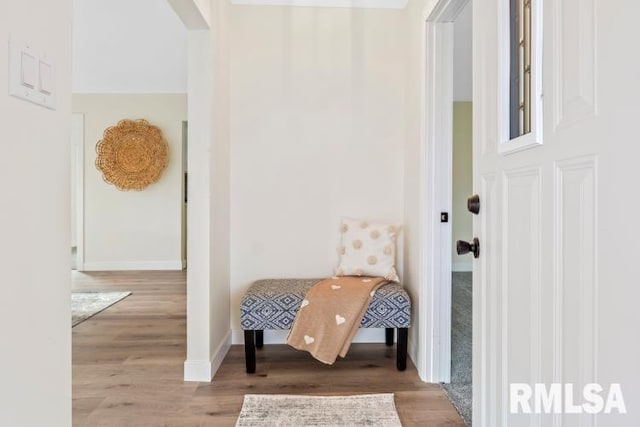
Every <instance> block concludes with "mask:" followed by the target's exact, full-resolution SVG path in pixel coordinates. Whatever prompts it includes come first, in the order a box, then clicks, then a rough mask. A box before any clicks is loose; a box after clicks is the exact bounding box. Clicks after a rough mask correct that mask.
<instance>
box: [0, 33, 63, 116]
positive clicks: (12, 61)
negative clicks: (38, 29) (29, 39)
mask: <svg viewBox="0 0 640 427" xmlns="http://www.w3.org/2000/svg"><path fill="white" fill-rule="evenodd" d="M9 46H10V49H9V93H10V94H11V95H13V96H15V97H17V98H20V99H24V100H25V101H29V102H33V103H34V104H38V105H42V106H43V107H46V108H50V109H52V110H54V109H55V77H54V76H55V74H54V67H53V63H52V61H51V60H50V59H48V57H47V55H46V54H44V53H41V52H38V51H37V50H36V49H34V48H33V47H32V46H30V45H28V44H26V43H22V42H20V41H19V40H17V39H16V38H14V37H12V38H11V39H10V41H9Z"/></svg>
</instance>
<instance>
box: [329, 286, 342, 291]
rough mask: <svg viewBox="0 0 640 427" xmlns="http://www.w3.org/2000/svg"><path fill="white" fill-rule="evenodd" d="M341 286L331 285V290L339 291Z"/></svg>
mask: <svg viewBox="0 0 640 427" xmlns="http://www.w3.org/2000/svg"><path fill="white" fill-rule="evenodd" d="M341 287H342V286H338V285H331V289H333V290H334V291H335V290H337V289H340V288H341Z"/></svg>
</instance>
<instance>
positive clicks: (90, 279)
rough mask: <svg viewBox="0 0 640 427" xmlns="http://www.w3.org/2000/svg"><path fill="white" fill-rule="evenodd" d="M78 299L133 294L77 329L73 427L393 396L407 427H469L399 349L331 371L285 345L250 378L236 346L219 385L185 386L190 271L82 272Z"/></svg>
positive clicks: (372, 353)
mask: <svg viewBox="0 0 640 427" xmlns="http://www.w3.org/2000/svg"><path fill="white" fill-rule="evenodd" d="M73 289H74V290H89V291H97V290H103V291H130V292H132V295H131V296H129V297H127V298H125V299H124V300H122V301H121V302H119V303H117V304H115V305H114V306H112V307H110V308H108V309H107V310H105V311H103V312H102V313H99V314H98V315H96V316H94V317H93V318H91V319H89V320H87V321H85V322H84V323H81V324H80V325H78V326H76V327H75V328H73V425H74V426H76V427H85V426H87V427H89V426H90V427H127V426H135V427H147V426H149V427H157V426H168V427H214V426H215V427H224V426H234V425H235V422H236V419H237V417H238V414H239V413H240V409H241V407H242V401H243V397H244V395H245V394H262V393H273V394H275V393H280V394H283V393H284V394H307V395H332V396H334V395H351V394H363V393H389V392H393V393H395V396H396V406H397V408H398V413H399V415H400V419H401V420H402V423H403V425H404V426H434V427H436V426H464V423H463V422H462V420H461V418H460V417H459V415H458V414H457V412H456V410H455V408H454V407H453V406H452V405H451V403H450V402H449V400H448V399H447V398H446V396H445V394H444V392H443V391H442V389H441V387H440V386H439V385H437V384H425V383H423V382H422V381H420V379H419V377H418V374H417V371H416V369H415V366H413V364H412V363H410V361H408V366H407V370H406V371H404V372H399V371H397V370H396V367H395V348H393V347H391V348H389V347H386V346H385V345H384V344H355V345H353V346H352V349H351V350H350V352H349V354H348V356H347V358H346V359H340V360H338V362H337V363H336V364H335V365H333V366H328V365H324V364H322V363H320V362H317V361H316V360H314V359H313V358H311V357H310V356H309V355H307V354H306V353H303V352H300V351H296V350H294V349H292V348H290V347H288V346H286V345H266V346H265V347H264V348H263V349H261V350H258V352H257V362H258V365H257V372H256V374H254V375H247V374H246V373H245V366H244V350H243V347H242V346H233V347H232V348H231V350H230V351H229V354H227V356H226V358H225V360H224V362H223V363H222V366H221V367H220V369H219V371H218V373H217V374H216V376H215V378H214V381H213V382H211V383H185V382H183V380H182V375H183V364H184V360H185V355H186V275H185V273H184V272H118V273H90V274H89V273H76V272H74V275H73Z"/></svg>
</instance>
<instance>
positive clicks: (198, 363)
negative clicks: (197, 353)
mask: <svg viewBox="0 0 640 427" xmlns="http://www.w3.org/2000/svg"><path fill="white" fill-rule="evenodd" d="M211 378H213V376H212V375H211V361H210V360H185V362H184V380H185V381H198V382H209V381H211Z"/></svg>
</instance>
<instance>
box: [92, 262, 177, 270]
mask: <svg viewBox="0 0 640 427" xmlns="http://www.w3.org/2000/svg"><path fill="white" fill-rule="evenodd" d="M131 270H143V271H144V270H182V261H106V262H101V261H97V262H86V261H85V262H84V264H83V265H82V270H81V271H131Z"/></svg>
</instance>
